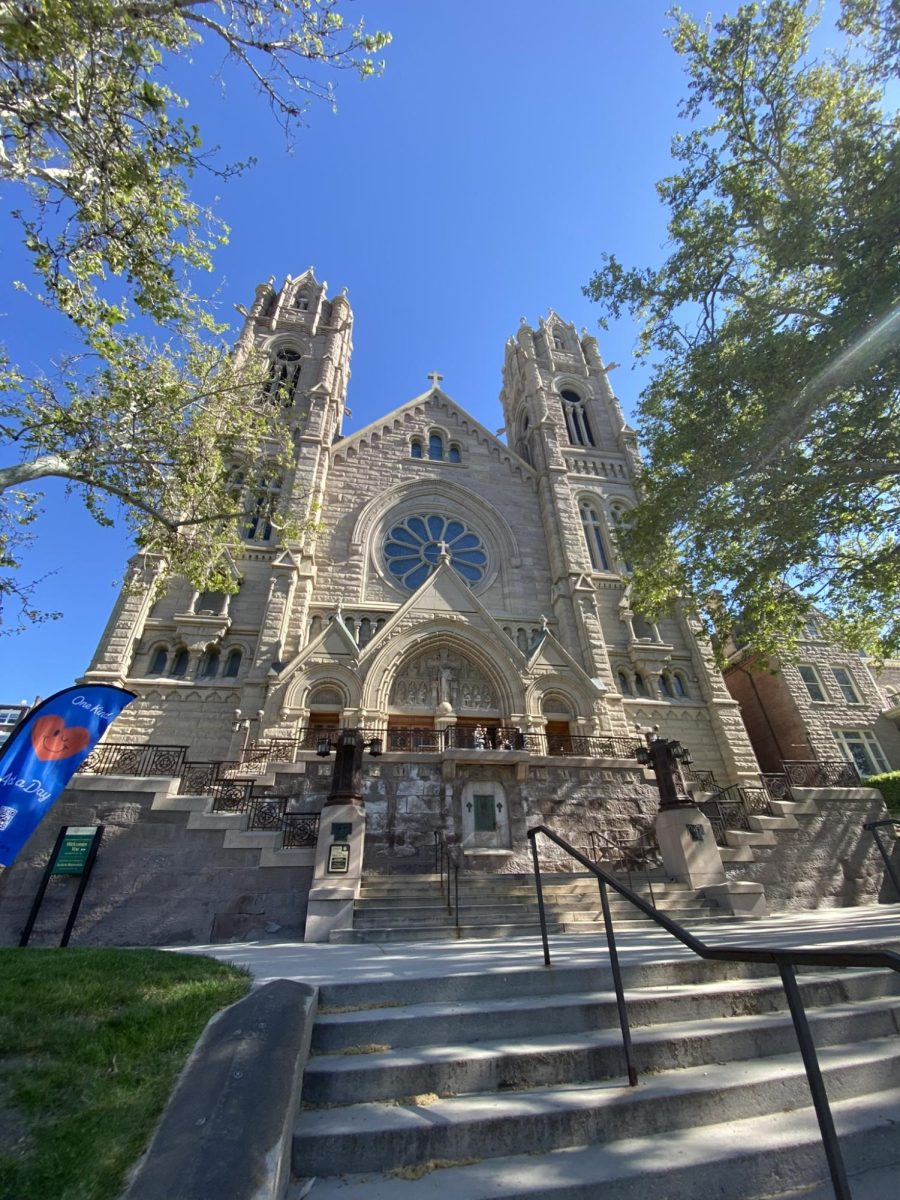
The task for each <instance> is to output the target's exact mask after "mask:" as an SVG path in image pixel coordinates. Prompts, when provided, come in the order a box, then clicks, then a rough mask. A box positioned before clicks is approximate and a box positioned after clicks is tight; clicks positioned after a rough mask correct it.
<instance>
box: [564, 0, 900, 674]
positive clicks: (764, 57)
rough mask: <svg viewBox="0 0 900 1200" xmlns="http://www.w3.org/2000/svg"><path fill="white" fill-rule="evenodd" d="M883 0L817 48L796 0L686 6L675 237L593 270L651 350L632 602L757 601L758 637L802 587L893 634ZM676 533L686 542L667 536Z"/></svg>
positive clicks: (739, 614)
mask: <svg viewBox="0 0 900 1200" xmlns="http://www.w3.org/2000/svg"><path fill="white" fill-rule="evenodd" d="M890 7H891V6H890V5H887V4H885V5H882V6H879V5H877V4H876V3H875V2H874V0H871V2H870V0H859V3H856V2H855V0H854V2H853V3H848V4H845V5H844V10H843V11H844V18H843V22H844V24H845V26H846V27H847V28H851V27H852V28H853V29H854V31H856V32H857V33H862V32H865V35H866V36H867V37H868V38H869V46H868V49H867V50H864V49H862V48H861V47H860V46H859V45H858V44H856V43H851V44H849V45H847V46H846V47H845V48H844V49H843V50H842V51H840V52H834V53H832V54H829V55H828V56H825V57H823V56H819V58H817V59H815V60H813V59H811V58H810V57H809V56H808V42H809V35H810V33H811V30H812V28H813V26H814V24H815V20H816V16H815V14H814V13H813V12H812V10H811V6H810V5H808V4H806V3H804V2H802V0H769V3H766V4H761V5H750V6H745V7H742V8H741V9H739V10H738V12H737V13H736V14H735V15H734V16H725V17H723V18H722V20H721V21H720V22H719V23H718V24H717V25H716V26H715V27H710V26H709V25H707V26H706V27H701V26H699V25H697V23H696V22H694V21H693V20H692V19H691V18H689V17H688V16H687V15H685V14H684V13H681V12H679V11H677V10H676V11H675V13H674V14H673V16H674V26H673V28H672V31H671V36H672V41H673V45H674V47H675V49H676V50H677V52H678V53H680V54H682V55H683V57H684V59H685V65H686V70H687V74H688V78H689V92H688V96H687V99H686V100H685V101H684V103H683V105H682V109H681V114H682V116H683V117H684V118H686V119H687V120H689V121H690V122H691V123H692V128H691V129H690V130H689V131H688V132H686V133H684V134H682V135H679V136H677V137H676V140H675V143H674V145H673V155H674V158H675V160H676V163H677V164H678V172H677V173H676V174H674V175H672V176H671V177H669V178H668V179H665V180H663V181H662V182H661V184H660V185H659V193H660V196H661V198H662V199H663V201H664V203H666V204H667V206H668V208H669V232H670V244H669V248H670V253H669V256H668V258H667V259H666V260H665V261H664V262H663V263H662V265H661V266H659V267H657V268H655V269H650V270H643V271H636V270H626V269H625V268H623V267H621V266H620V265H619V264H618V263H617V262H616V261H615V260H614V259H607V261H606V263H605V264H604V267H603V268H602V270H601V271H599V272H598V273H597V274H596V275H595V276H594V277H593V279H592V280H591V282H590V284H589V285H588V288H587V289H586V291H587V292H588V294H589V295H591V296H592V297H593V298H594V299H596V300H597V301H598V302H599V303H600V304H601V305H602V307H603V311H604V312H605V313H609V314H611V315H613V316H616V315H618V314H619V313H620V312H621V311H624V310H627V311H631V312H632V313H634V314H636V315H639V316H640V317H641V320H642V322H643V325H642V331H641V343H640V351H641V353H642V354H643V355H645V356H648V357H649V358H650V359H651V360H652V362H653V368H652V374H651V378H650V382H649V384H648V386H647V388H646V389H645V391H644V393H643V395H642V408H641V415H642V435H643V439H644V447H645V450H646V451H647V455H648V463H647V470H646V475H645V476H644V479H643V486H644V497H643V500H642V503H641V505H640V506H639V508H638V510H637V511H636V513H635V514H634V519H633V522H632V528H631V531H630V533H629V534H628V535H627V540H628V542H629V545H628V556H629V558H630V559H631V560H632V561H633V562H634V563H635V564H636V570H635V585H634V586H635V593H636V603H643V604H644V605H645V607H646V608H647V609H648V611H651V612H653V611H657V612H659V611H660V610H661V608H663V607H666V606H669V605H671V603H673V601H674V599H675V597H676V596H677V595H678V592H679V590H680V589H682V588H684V589H685V594H686V595H687V596H688V598H689V600H690V601H691V602H692V603H693V604H694V605H696V606H697V607H698V608H699V610H700V611H701V612H703V613H704V614H705V619H706V622H707V628H708V630H709V632H711V633H714V634H716V635H718V637H719V638H720V639H722V642H721V643H720V644H723V643H724V637H725V635H726V634H727V632H728V629H729V627H730V626H731V625H733V624H736V623H737V622H738V621H739V620H742V618H744V617H746V616H747V615H748V614H749V618H750V619H749V621H748V620H744V621H743V626H744V628H752V630H753V638H754V642H755V645H756V648H757V649H758V650H759V651H760V653H766V652H770V651H772V650H776V649H777V650H780V651H782V652H783V651H785V649H789V647H790V645H791V643H792V641H793V640H794V639H795V637H796V634H797V632H798V630H799V627H800V624H801V623H802V617H803V614H804V611H807V610H808V609H809V607H810V606H811V605H815V606H816V607H817V608H818V609H820V610H824V611H825V612H826V613H828V614H829V615H830V616H831V617H832V618H833V621H834V627H835V629H836V630H839V631H840V633H841V634H842V636H844V637H845V638H848V639H850V640H851V641H852V642H853V644H855V645H860V646H865V647H867V648H868V649H870V650H872V651H873V652H876V653H881V654H884V653H887V652H889V651H891V650H892V649H896V648H897V647H898V646H900V642H898V638H897V623H896V618H895V613H896V612H897V610H898V601H900V570H898V567H900V559H898V547H897V538H896V534H897V518H898V512H900V503H898V502H900V493H898V477H900V426H898V424H897V420H896V417H897V415H898V414H897V383H898V354H897V346H898V338H897V337H893V339H892V338H891V336H890V335H886V331H889V330H893V331H894V333H895V334H896V333H900V322H898V321H897V302H898V298H900V252H898V246H897V230H898V228H900V175H898V163H900V160H898V154H897V147H898V121H897V117H896V114H888V113H884V112H883V111H882V108H881V104H882V93H883V90H884V86H885V83H886V80H887V78H888V75H887V70H888V67H887V64H888V63H889V62H890V61H891V47H890V46H889V45H888V44H887V43H888V42H889V41H890V39H891V37H892V36H893V34H892V33H891V30H893V31H894V34H895V33H896V18H895V17H891V16H890ZM885 39H887V40H885ZM894 49H896V47H894ZM667 539H671V540H670V542H669V544H673V545H674V547H675V549H676V550H677V557H675V556H670V555H669V554H667V553H665V554H662V555H660V553H659V547H660V545H661V544H665V543H666V541H667ZM854 610H857V611H858V619H855V618H854V616H853V613H854Z"/></svg>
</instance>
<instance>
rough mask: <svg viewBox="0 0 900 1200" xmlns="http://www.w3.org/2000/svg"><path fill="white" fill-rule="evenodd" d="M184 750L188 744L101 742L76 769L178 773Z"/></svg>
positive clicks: (99, 772)
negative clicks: (164, 744) (163, 744)
mask: <svg viewBox="0 0 900 1200" xmlns="http://www.w3.org/2000/svg"><path fill="white" fill-rule="evenodd" d="M187 752H188V748H187V746H154V745H149V744H147V745H138V746H136V745H134V744H133V743H131V742H103V743H102V744H101V745H99V746H96V747H95V748H94V749H93V750H92V751H91V752H90V754H89V755H88V756H87V758H86V759H85V760H84V762H83V763H82V764H81V766H80V767H79V768H78V769H79V771H81V772H83V773H84V774H85V775H180V774H181V770H182V768H183V766H184V761H185V758H186V757H187Z"/></svg>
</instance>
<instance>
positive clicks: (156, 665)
mask: <svg viewBox="0 0 900 1200" xmlns="http://www.w3.org/2000/svg"><path fill="white" fill-rule="evenodd" d="M168 657H169V648H168V646H158V647H157V649H156V650H154V651H153V658H152V659H151V660H150V667H149V669H148V671H147V674H148V675H162V674H164V672H165V669H166V659H167V658H168Z"/></svg>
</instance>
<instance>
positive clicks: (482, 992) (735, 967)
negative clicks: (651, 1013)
mask: <svg viewBox="0 0 900 1200" xmlns="http://www.w3.org/2000/svg"><path fill="white" fill-rule="evenodd" d="M533 957H534V966H533V967H530V966H529V967H521V966H516V967H515V968H512V969H503V970H491V971H477V972H472V971H469V972H464V971H461V972H457V973H454V974H449V975H439V976H431V977H428V976H421V977H420V976H418V975H412V976H408V977H404V978H403V981H402V983H398V981H397V980H396V979H393V978H388V979H374V980H370V979H363V980H358V981H354V982H349V981H343V982H340V983H328V982H325V983H322V984H321V985H320V990H319V1014H320V1016H321V1017H325V1016H326V1015H332V1014H333V1013H335V1012H341V1013H346V1012H351V1011H362V1010H364V1009H367V1008H371V1009H381V1008H384V1009H392V1008H395V1007H396V1006H397V1003H398V1000H401V999H402V1002H403V1004H404V1005H417V1004H470V1005H472V1006H474V1007H479V1006H480V1005H481V1004H482V1003H483V1002H485V1001H493V1000H507V999H509V998H510V996H511V995H512V994H514V995H516V996H529V997H541V996H547V997H549V996H568V995H570V994H571V993H572V992H587V991H591V990H597V989H598V988H600V989H609V988H610V987H611V986H612V984H611V980H612V975H611V973H610V970H609V967H608V966H604V965H602V964H599V965H591V966H557V965H554V966H552V967H550V968H547V967H545V966H544V965H543V962H542V958H541V950H540V946H539V945H535V947H534V951H533ZM819 974H820V973H817V972H805V973H803V974H802V976H801V977H803V978H815V977H818V975H819ZM879 974H880V976H881V978H882V987H881V991H880V992H873V993H872V994H873V995H885V996H886V995H892V994H893V992H892V991H891V990H890V988H889V987H888V986H887V982H885V981H888V982H889V981H890V976H889V975H887V974H886V973H885V972H883V971H882V972H880V973H879ZM870 976H871V972H868V971H844V972H842V973H841V977H842V978H844V979H845V980H850V981H852V980H856V979H866V978H869V977H870ZM773 978H774V979H777V975H775V974H774V968H773V967H771V966H769V965H768V964H761V963H722V962H716V961H713V960H708V959H702V958H696V957H694V956H693V955H689V954H679V953H678V951H677V949H676V950H673V953H672V955H671V957H670V958H669V959H668V960H664V961H651V962H648V963H641V964H635V963H623V965H622V980H623V983H624V985H625V987H626V988H677V987H680V988H688V989H689V988H692V987H694V986H696V985H698V984H704V985H705V984H710V983H724V982H728V983H730V984H731V985H732V986H733V987H738V986H740V984H741V981H742V980H759V979H765V980H767V981H768V982H770V983H771V982H773ZM898 987H900V983H898ZM848 998H849V993H842V994H841V995H840V996H836V1000H837V999H840V1000H842V1001H843V1000H846V999H848Z"/></svg>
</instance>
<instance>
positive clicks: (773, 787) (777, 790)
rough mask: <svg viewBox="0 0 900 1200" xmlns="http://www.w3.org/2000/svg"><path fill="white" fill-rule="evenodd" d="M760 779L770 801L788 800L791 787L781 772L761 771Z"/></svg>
mask: <svg viewBox="0 0 900 1200" xmlns="http://www.w3.org/2000/svg"><path fill="white" fill-rule="evenodd" d="M760 778H761V779H762V781H763V787H764V788H765V789H766V791H767V792H768V793H769V798H770V799H771V800H790V798H791V785H790V783H789V782H788V777H787V775H785V774H784V772H783V771H763V773H762V775H761V776H760Z"/></svg>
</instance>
